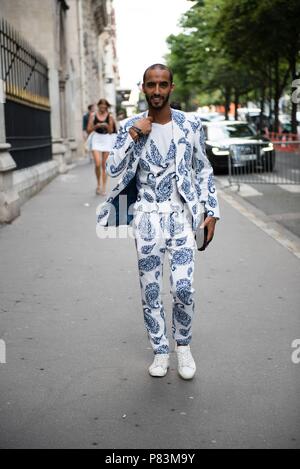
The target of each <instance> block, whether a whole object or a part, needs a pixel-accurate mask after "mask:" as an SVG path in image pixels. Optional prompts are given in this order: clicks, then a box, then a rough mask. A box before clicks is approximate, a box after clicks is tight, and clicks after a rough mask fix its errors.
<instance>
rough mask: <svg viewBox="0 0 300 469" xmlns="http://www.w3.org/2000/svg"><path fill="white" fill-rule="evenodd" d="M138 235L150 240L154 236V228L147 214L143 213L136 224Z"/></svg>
mask: <svg viewBox="0 0 300 469" xmlns="http://www.w3.org/2000/svg"><path fill="white" fill-rule="evenodd" d="M138 230H139V233H140V236H141V238H142V239H143V240H145V241H152V240H153V239H154V238H155V235H156V230H155V228H154V225H153V224H152V223H151V221H150V218H149V215H148V214H147V213H144V214H143V215H142V218H141V220H140V222H139V225H138Z"/></svg>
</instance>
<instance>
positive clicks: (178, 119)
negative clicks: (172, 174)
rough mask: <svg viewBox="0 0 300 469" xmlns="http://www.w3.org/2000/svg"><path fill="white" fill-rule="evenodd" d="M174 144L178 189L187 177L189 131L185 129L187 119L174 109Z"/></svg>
mask: <svg viewBox="0 0 300 469" xmlns="http://www.w3.org/2000/svg"><path fill="white" fill-rule="evenodd" d="M172 121H173V133H174V143H175V145H176V148H177V151H176V175H177V184H178V187H181V186H182V184H183V179H184V176H186V175H187V171H186V167H185V161H184V153H185V151H186V136H187V134H188V129H186V128H185V127H184V123H185V117H184V115H183V114H182V113H179V112H176V110H174V109H172Z"/></svg>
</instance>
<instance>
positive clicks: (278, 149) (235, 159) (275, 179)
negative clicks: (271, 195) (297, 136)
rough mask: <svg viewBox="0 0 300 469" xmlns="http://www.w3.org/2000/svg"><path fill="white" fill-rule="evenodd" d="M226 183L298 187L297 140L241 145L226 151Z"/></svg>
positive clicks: (299, 145)
mask: <svg viewBox="0 0 300 469" xmlns="http://www.w3.org/2000/svg"><path fill="white" fill-rule="evenodd" d="M228 180H229V184H238V185H239V184H243V183H245V184H300V140H291V141H288V140H285V141H284V142H271V141H270V142H269V144H266V143H265V142H264V143H261V144H259V143H257V142H256V143H255V144H249V143H242V144H236V145H231V146H230V148H229V151H228Z"/></svg>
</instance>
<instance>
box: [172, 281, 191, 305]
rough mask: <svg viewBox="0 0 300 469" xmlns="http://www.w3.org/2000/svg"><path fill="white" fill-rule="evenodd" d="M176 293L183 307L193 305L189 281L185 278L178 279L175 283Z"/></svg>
mask: <svg viewBox="0 0 300 469" xmlns="http://www.w3.org/2000/svg"><path fill="white" fill-rule="evenodd" d="M176 293H177V297H178V298H179V299H180V301H182V303H184V304H185V305H191V304H192V303H193V299H192V298H191V296H192V284H191V281H190V280H188V279H187V278H184V279H180V280H178V282H177V283H176Z"/></svg>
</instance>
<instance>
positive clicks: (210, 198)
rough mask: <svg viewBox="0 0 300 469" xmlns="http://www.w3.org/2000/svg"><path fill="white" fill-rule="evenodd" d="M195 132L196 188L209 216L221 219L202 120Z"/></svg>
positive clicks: (198, 119)
mask: <svg viewBox="0 0 300 469" xmlns="http://www.w3.org/2000/svg"><path fill="white" fill-rule="evenodd" d="M197 121H198V125H197V128H196V132H195V144H194V154H193V166H194V178H195V187H196V191H197V194H198V198H199V201H200V202H201V203H202V204H203V205H204V208H205V211H206V213H207V215H208V216H211V217H215V218H218V219H219V218H220V210H219V202H218V196H217V189H216V186H215V182H214V173H213V169H212V166H211V164H210V162H209V160H208V158H207V156H206V149H205V133H204V129H203V125H202V122H201V120H200V118H197Z"/></svg>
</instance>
